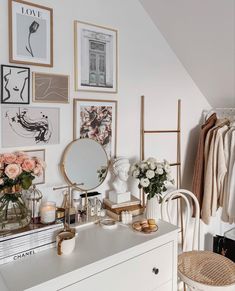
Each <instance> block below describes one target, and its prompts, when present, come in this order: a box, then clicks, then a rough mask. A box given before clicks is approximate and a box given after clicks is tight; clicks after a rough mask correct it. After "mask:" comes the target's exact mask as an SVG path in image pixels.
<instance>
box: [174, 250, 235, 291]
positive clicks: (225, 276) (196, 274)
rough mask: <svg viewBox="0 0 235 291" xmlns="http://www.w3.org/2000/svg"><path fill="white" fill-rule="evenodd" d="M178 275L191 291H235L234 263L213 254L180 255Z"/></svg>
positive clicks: (205, 252) (203, 252)
mask: <svg viewBox="0 0 235 291" xmlns="http://www.w3.org/2000/svg"><path fill="white" fill-rule="evenodd" d="M178 274H179V277H181V279H182V280H183V281H184V282H185V283H186V284H187V285H188V286H189V287H190V288H191V289H192V290H203V291H204V290H205V291H211V290H216V291H217V290H218V291H220V290H221V291H227V290H229V291H230V290H231V291H235V263H233V262H232V261H231V260H229V259H227V258H225V257H223V256H221V255H219V254H215V253H213V252H209V251H191V252H184V253H182V254H181V255H179V257H178Z"/></svg>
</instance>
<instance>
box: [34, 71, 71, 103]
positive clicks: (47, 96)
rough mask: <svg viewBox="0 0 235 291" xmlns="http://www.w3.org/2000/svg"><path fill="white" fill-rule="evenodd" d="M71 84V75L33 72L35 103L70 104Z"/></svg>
mask: <svg viewBox="0 0 235 291" xmlns="http://www.w3.org/2000/svg"><path fill="white" fill-rule="evenodd" d="M37 83H38V84H37ZM43 83H44V84H43ZM69 84H70V77H69V75H62V74H50V73H41V72H33V73H32V93H33V102H37V103H69V92H70V88H69V86H70V85H69ZM50 92H51V93H50Z"/></svg>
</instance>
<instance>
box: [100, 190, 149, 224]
mask: <svg viewBox="0 0 235 291" xmlns="http://www.w3.org/2000/svg"><path fill="white" fill-rule="evenodd" d="M103 203H104V206H105V209H106V214H107V215H108V216H110V217H112V218H113V219H115V220H118V221H121V213H122V211H128V212H129V213H131V214H132V215H133V216H136V215H140V214H142V213H143V212H144V208H143V207H142V206H141V201H140V200H139V199H137V198H136V197H135V196H133V195H131V200H130V201H127V202H123V203H119V204H115V203H113V202H112V201H110V200H109V199H108V198H104V200H103Z"/></svg>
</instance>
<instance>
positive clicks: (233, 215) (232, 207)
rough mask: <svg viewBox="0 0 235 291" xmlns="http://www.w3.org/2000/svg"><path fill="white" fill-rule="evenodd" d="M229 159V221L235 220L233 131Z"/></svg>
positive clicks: (234, 134)
mask: <svg viewBox="0 0 235 291" xmlns="http://www.w3.org/2000/svg"><path fill="white" fill-rule="evenodd" d="M230 153H231V154H230V159H229V171H228V173H229V174H228V197H227V201H228V202H227V213H228V216H229V221H232V222H233V221H234V220H235V130H233V131H232V133H231V145H230Z"/></svg>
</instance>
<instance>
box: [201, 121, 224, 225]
mask: <svg viewBox="0 0 235 291" xmlns="http://www.w3.org/2000/svg"><path fill="white" fill-rule="evenodd" d="M227 123H228V120H217V122H216V125H215V127H214V128H212V129H211V130H210V131H209V132H208V134H207V137H206V142H205V178H204V194H203V202H202V209H201V217H202V220H203V221H204V222H205V223H206V224H209V222H210V216H211V215H215V212H216V210H217V203H218V196H219V195H218V184H217V177H218V173H219V178H220V181H219V191H221V187H222V186H221V181H222V180H223V179H224V175H225V173H226V169H225V168H224V165H225V162H223V163H221V165H220V164H219V165H218V150H219V151H220V153H221V148H222V149H223V135H224V133H225V131H226V130H227V129H228V127H227V126H226V124H227ZM217 132H218V136H217ZM218 169H219V170H218Z"/></svg>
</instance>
